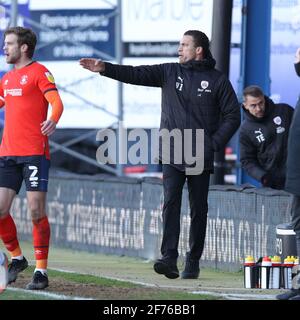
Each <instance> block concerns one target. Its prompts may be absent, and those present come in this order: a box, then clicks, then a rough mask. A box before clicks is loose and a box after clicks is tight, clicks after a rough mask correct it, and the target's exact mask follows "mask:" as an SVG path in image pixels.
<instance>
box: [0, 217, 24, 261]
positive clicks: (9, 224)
mask: <svg viewBox="0 0 300 320" xmlns="http://www.w3.org/2000/svg"><path fill="white" fill-rule="evenodd" d="M0 238H1V239H2V241H3V243H4V245H5V247H6V249H7V250H8V251H9V253H10V255H11V257H12V258H13V257H17V256H21V255H22V250H21V248H20V246H19V241H18V238H17V228H16V225H15V222H14V220H13V218H12V217H11V215H10V214H8V215H7V216H5V217H4V218H2V219H0Z"/></svg>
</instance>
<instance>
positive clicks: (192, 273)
mask: <svg viewBox="0 0 300 320" xmlns="http://www.w3.org/2000/svg"><path fill="white" fill-rule="evenodd" d="M199 273H200V268H199V260H197V259H195V260H193V259H191V258H190V257H187V258H186V261H185V268H184V270H183V271H182V273H181V278H182V279H198V277H199Z"/></svg>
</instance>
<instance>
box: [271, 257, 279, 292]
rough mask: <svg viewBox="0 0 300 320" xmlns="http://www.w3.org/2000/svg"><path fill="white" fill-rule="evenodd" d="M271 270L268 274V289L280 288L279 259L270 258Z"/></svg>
mask: <svg viewBox="0 0 300 320" xmlns="http://www.w3.org/2000/svg"><path fill="white" fill-rule="evenodd" d="M271 262H272V268H271V274H270V279H271V283H270V286H269V287H270V289H279V288H280V270H281V259H280V257H279V256H274V257H272V258H271Z"/></svg>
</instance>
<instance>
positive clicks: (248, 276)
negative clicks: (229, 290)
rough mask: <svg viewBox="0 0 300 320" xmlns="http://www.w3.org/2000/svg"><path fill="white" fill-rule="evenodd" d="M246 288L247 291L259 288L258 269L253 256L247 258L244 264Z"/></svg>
mask: <svg viewBox="0 0 300 320" xmlns="http://www.w3.org/2000/svg"><path fill="white" fill-rule="evenodd" d="M244 287H245V288H247V289H251V288H257V287H258V268H257V266H256V264H255V261H254V258H253V257H252V256H247V257H246V259H245V262H244Z"/></svg>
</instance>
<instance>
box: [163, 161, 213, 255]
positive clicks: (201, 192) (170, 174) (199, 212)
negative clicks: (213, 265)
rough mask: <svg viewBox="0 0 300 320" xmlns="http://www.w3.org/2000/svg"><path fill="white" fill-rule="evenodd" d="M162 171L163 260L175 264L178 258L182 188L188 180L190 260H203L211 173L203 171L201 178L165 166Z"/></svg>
mask: <svg viewBox="0 0 300 320" xmlns="http://www.w3.org/2000/svg"><path fill="white" fill-rule="evenodd" d="M162 172H163V188H164V205H163V214H162V218H163V238H162V245H161V254H162V258H163V259H167V260H173V261H175V260H176V259H177V258H178V242H179V235H180V212H181V200H182V189H183V186H184V183H185V181H186V180H187V185H188V191H189V203H190V208H191V226H190V233H189V246H190V251H189V252H188V255H189V256H190V258H191V259H200V258H201V255H202V252H203V247H204V241H205V234H206V223H207V211H208V204H207V197H208V188H209V177H210V173H209V172H208V171H204V172H203V173H202V174H201V175H186V174H185V172H184V171H180V170H177V169H176V168H174V167H173V166H171V165H166V164H164V165H163V166H162Z"/></svg>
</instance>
